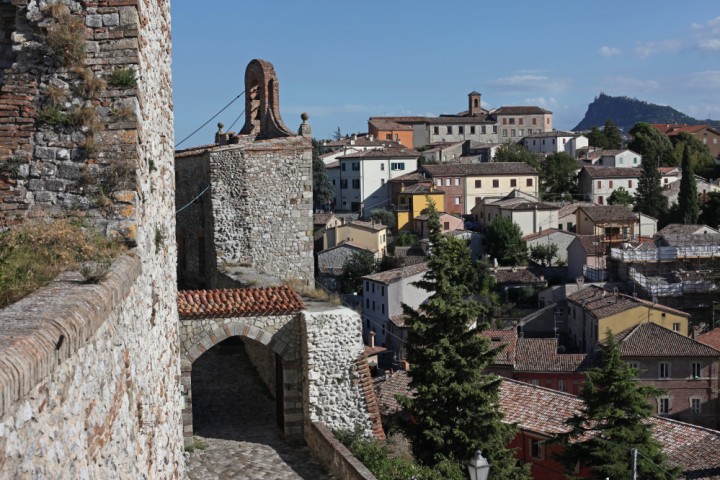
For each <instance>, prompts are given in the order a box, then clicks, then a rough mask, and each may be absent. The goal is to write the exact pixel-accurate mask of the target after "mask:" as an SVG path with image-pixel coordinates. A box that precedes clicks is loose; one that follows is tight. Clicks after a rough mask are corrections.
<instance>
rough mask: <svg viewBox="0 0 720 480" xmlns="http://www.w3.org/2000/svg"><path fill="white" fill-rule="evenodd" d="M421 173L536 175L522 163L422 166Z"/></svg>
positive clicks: (432, 174)
mask: <svg viewBox="0 0 720 480" xmlns="http://www.w3.org/2000/svg"><path fill="white" fill-rule="evenodd" d="M421 169H422V170H423V171H425V172H427V173H429V174H430V175H431V176H433V177H437V176H446V175H455V176H458V177H461V176H482V175H537V174H538V173H537V171H536V170H535V169H534V168H533V167H531V166H530V165H528V164H527V163H524V162H490V163H453V164H444V165H423V166H422V168H421Z"/></svg>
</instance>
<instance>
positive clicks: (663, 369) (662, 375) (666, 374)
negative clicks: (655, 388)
mask: <svg viewBox="0 0 720 480" xmlns="http://www.w3.org/2000/svg"><path fill="white" fill-rule="evenodd" d="M671 378H672V364H671V363H670V362H658V380H670V379H671Z"/></svg>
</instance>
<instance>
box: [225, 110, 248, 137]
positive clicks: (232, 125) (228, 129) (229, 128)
mask: <svg viewBox="0 0 720 480" xmlns="http://www.w3.org/2000/svg"><path fill="white" fill-rule="evenodd" d="M244 114H245V109H244V108H243V111H242V112H240V115H238V116H237V118H235V120H233V122H232V123H231V124H230V126H229V127H228V128H227V130H226V132H229V131H230V130H231V129H232V127H234V126H235V124H236V123H237V122H238V120H240V117H242V116H243V115H244Z"/></svg>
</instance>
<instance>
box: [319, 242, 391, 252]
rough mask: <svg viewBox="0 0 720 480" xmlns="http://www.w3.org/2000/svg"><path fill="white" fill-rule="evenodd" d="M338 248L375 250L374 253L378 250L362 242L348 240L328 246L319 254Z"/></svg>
mask: <svg viewBox="0 0 720 480" xmlns="http://www.w3.org/2000/svg"><path fill="white" fill-rule="evenodd" d="M337 248H349V249H351V250H367V251H368V252H373V253H375V252H377V250H373V249H372V248H368V247H366V246H365V245H360V244H359V243H357V242H354V241H352V240H348V241H345V242H342V243H339V244H337V245H335V246H334V247H330V248H326V249H325V250H323V251H322V252H318V255H324V254H326V253H327V252H330V251H332V250H335V249H337Z"/></svg>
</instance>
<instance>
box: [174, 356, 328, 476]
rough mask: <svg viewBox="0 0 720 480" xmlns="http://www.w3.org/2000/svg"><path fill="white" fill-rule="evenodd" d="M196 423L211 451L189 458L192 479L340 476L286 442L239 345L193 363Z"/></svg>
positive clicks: (303, 449) (269, 401)
mask: <svg viewBox="0 0 720 480" xmlns="http://www.w3.org/2000/svg"><path fill="white" fill-rule="evenodd" d="M199 379H200V380H199ZM193 423H194V427H195V438H196V439H197V441H198V443H199V444H200V445H203V446H205V448H204V449H196V450H195V451H194V452H192V453H189V454H187V463H186V472H187V477H188V478H189V479H190V480H212V479H253V480H254V479H258V480H285V479H305V480H326V479H327V480H330V479H333V478H334V477H333V476H331V475H329V474H328V473H327V472H326V471H325V470H324V469H323V467H322V466H321V465H320V464H319V462H317V461H316V460H315V459H314V458H313V457H312V456H311V454H310V450H309V448H308V447H307V446H304V445H303V446H294V445H289V444H287V443H286V442H285V441H284V440H283V439H282V437H281V433H280V429H279V428H278V427H277V425H276V423H275V402H274V400H273V399H272V397H271V396H270V394H269V393H268V392H267V388H266V387H265V386H264V385H263V383H262V381H261V380H260V379H259V378H258V377H257V375H256V373H255V371H254V367H252V364H251V363H250V361H249V359H248V357H247V355H246V354H245V352H244V350H243V347H242V344H241V343H239V342H237V343H234V344H229V345H228V344H227V343H222V344H219V345H218V346H216V347H215V348H213V349H211V350H209V351H208V352H206V353H205V354H204V355H203V356H202V357H200V358H199V359H198V360H197V361H196V362H195V364H194V365H193Z"/></svg>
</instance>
